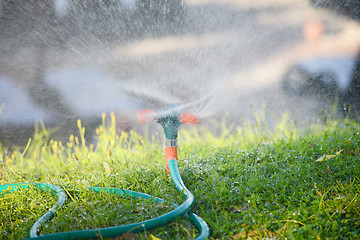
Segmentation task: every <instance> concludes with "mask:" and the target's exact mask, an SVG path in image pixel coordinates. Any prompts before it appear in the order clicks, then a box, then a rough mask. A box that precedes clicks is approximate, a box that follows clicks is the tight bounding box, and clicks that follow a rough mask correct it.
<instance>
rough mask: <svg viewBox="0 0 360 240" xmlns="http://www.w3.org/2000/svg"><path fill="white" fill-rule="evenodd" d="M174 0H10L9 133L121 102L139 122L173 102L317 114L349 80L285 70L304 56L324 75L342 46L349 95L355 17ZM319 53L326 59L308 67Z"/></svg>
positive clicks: (1, 125)
mask: <svg viewBox="0 0 360 240" xmlns="http://www.w3.org/2000/svg"><path fill="white" fill-rule="evenodd" d="M164 4H165V5H163V6H156V4H153V5H151V4H150V5H149V1H140V0H132V1H131V0H126V1H125V0H122V1H121V0H119V1H115V0H114V1H68V0H54V1H40V0H38V1H36V0H33V1H25V2H23V1H21V3H20V1H0V13H1V15H0V21H1V23H0V53H1V54H0V106H2V112H1V115H0V141H4V142H5V143H9V144H11V143H12V142H20V143H21V142H24V140H25V142H26V138H27V137H29V136H31V134H32V132H33V128H34V123H36V122H39V121H43V122H44V124H45V125H46V126H49V127H51V128H56V129H58V130H57V135H58V136H68V135H69V134H70V133H74V132H76V120H77V119H82V120H83V121H84V124H85V127H86V128H87V130H88V129H89V131H87V134H89V135H92V134H93V132H94V130H95V128H96V127H97V126H98V125H99V124H100V122H101V114H102V113H106V114H109V113H110V112H114V113H115V114H116V115H117V116H118V118H119V122H121V124H119V131H122V130H124V131H128V130H129V129H131V128H133V127H134V126H135V125H136V123H135V122H136V119H135V117H134V116H135V115H136V114H135V113H136V110H138V109H142V108H160V107H164V106H166V105H168V104H171V103H183V104H184V105H185V106H186V110H187V111H190V112H193V113H195V114H197V115H199V116H200V118H201V120H202V121H203V122H206V121H212V120H213V119H222V118H223V116H224V115H225V114H228V121H230V122H232V123H234V124H241V123H242V122H243V121H244V120H246V119H253V118H254V115H255V114H256V113H259V112H261V113H262V114H264V116H265V118H266V119H267V121H269V123H270V125H271V124H276V123H277V121H279V120H278V119H279V118H281V116H282V115H283V114H284V113H288V114H289V115H290V119H291V121H294V122H296V123H297V124H298V125H307V124H309V123H312V122H317V121H320V118H321V116H320V115H321V113H322V112H326V113H327V114H328V112H329V111H328V109H332V107H333V105H334V102H335V100H336V99H335V98H336V96H330V95H332V93H334V92H339V91H340V95H341V91H342V90H341V89H340V90H339V89H337V88H336V84H335V85H334V84H333V86H332V87H327V86H330V85H331V84H327V83H326V81H327V79H328V78H326V79H325V84H324V85H321V86H319V89H325V90H326V91H325V90H324V91H315V92H314V93H312V94H308V92H309V91H307V90H306V91H305V93H304V94H303V93H301V94H300V91H298V89H295V90H294V92H291V91H287V89H284V88H283V86H284V77H287V76H290V75H289V74H288V75H286V74H287V73H288V70H289V68H290V69H291V67H292V66H293V65H296V66H301V67H302V68H304V69H305V70H306V71H310V72H311V71H312V72H311V73H313V74H314V76H315V75H316V76H318V75H319V78H320V77H321V76H323V75H321V74H320V73H318V71H320V72H321V71H323V68H324V69H326V67H328V66H329V65H330V66H331V63H333V61H334V59H335V60H336V59H337V60H338V59H340V58H341V59H345V60H344V61H342V62H341V63H343V64H345V65H344V67H341V69H338V70H334V71H336V74H337V73H338V72H339V74H340V75H341V76H343V77H342V80H341V81H342V84H343V85H342V86H345V87H343V88H344V89H345V90H343V92H344V93H343V95H346V91H347V85H346V84H347V83H346V81H350V79H351V75H352V71H353V68H354V65H355V64H354V61H355V56H356V55H357V50H358V48H359V43H360V26H359V23H358V22H356V21H355V20H356V19H355V20H354V19H352V18H349V17H345V16H342V15H339V13H338V12H333V11H331V10H329V9H326V8H322V7H323V6H324V3H322V4H320V3H315V5H314V2H311V1H309V2H308V1H303V0H291V1H285V0H270V1H269V0H267V1H265V0H260V1H237V0H187V1H180V0H179V1H164ZM325 6H326V4H325ZM317 59H322V61H323V62H325V64H323V65H321V64H310V66H319V67H318V68H311V67H307V66H308V65H309V64H308V63H309V62H311V61H313V62H314V61H315V62H316V63H318V62H319V61H318V60H317ZM324 59H325V60H324ZM328 62H329V64H328ZM333 65H334V66H339V64H333ZM323 66H325V67H323ZM319 69H320V70H319ZM330 70H332V68H331V69H330ZM336 74H335V76H337V75H336ZM340 75H339V76H340ZM312 76H313V75H312ZM302 78H306V77H305V76H302ZM334 81H336V80H334ZM309 88H310V89H314V88H315V87H314V86H313V85H311V86H310V87H307V89H309ZM328 88H329V89H328ZM333 95H336V94H333ZM329 96H330V97H329ZM337 96H338V95H337ZM329 99H330V100H329Z"/></svg>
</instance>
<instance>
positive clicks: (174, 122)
mask: <svg viewBox="0 0 360 240" xmlns="http://www.w3.org/2000/svg"><path fill="white" fill-rule="evenodd" d="M137 115H138V121H139V122H140V123H145V122H153V121H157V122H158V123H160V125H161V126H162V127H163V128H164V132H165V137H166V138H167V139H177V132H178V128H179V126H180V124H198V123H199V122H200V121H199V118H198V117H197V116H196V115H194V114H191V113H186V112H184V111H183V109H182V107H181V105H179V104H171V105H169V106H168V107H165V108H161V109H155V110H152V109H145V110H140V111H138V112H137Z"/></svg>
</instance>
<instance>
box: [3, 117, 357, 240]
mask: <svg viewBox="0 0 360 240" xmlns="http://www.w3.org/2000/svg"><path fill="white" fill-rule="evenodd" d="M111 119H112V122H113V124H112V127H110V128H109V129H106V128H105V127H104V126H105V124H103V126H101V127H100V128H99V129H98V131H97V134H98V139H99V140H98V144H97V145H96V146H92V145H90V146H87V145H86V144H85V140H84V138H83V137H81V136H83V134H84V131H85V129H83V128H82V127H81V122H79V129H80V131H79V135H80V137H75V136H70V138H69V141H68V142H67V143H61V142H57V141H54V140H49V139H48V135H49V134H48V132H47V130H46V129H43V130H42V131H37V132H36V133H35V135H34V138H33V139H32V140H31V141H29V144H28V146H27V147H26V148H25V149H20V148H19V150H14V151H9V150H7V148H6V147H4V146H1V145H0V184H9V183H22V182H44V183H49V184H54V185H58V186H61V187H62V188H64V189H65V190H66V192H67V194H68V196H69V200H68V202H67V204H66V205H65V206H64V207H63V208H61V209H59V210H58V211H57V216H56V217H55V218H54V219H53V220H52V221H51V222H49V223H47V224H46V225H45V226H44V227H43V228H42V233H53V232H59V231H71V230H81V229H89V228H99V227H107V226H116V225H120V224H128V223H132V222H136V221H142V220H145V219H149V218H153V217H156V216H158V215H160V214H162V213H165V212H167V211H169V210H170V209H172V207H171V205H170V204H169V205H156V204H154V203H151V202H149V201H140V200H128V199H123V198H121V197H118V196H114V195H108V194H105V193H101V194H97V193H93V192H90V191H88V190H87V187H89V186H103V187H116V188H124V189H130V190H135V191H140V192H144V193H148V194H150V195H153V196H157V197H160V198H163V199H165V200H166V201H167V202H169V203H172V202H174V203H181V202H182V199H181V197H180V194H179V193H178V192H177V191H176V189H175V188H174V186H173V184H172V182H171V179H169V177H168V175H167V174H166V173H165V167H164V160H163V158H164V155H163V146H162V142H163V137H162V133H159V134H160V136H159V135H156V136H148V137H142V136H140V135H139V134H137V133H136V132H130V133H129V134H127V133H123V134H122V135H121V136H119V135H117V134H116V133H115V127H114V126H115V124H114V122H115V118H114V117H113V116H112V117H111ZM104 122H105V120H104ZM218 132H219V133H218V134H216V135H215V134H213V133H212V132H210V131H208V130H206V129H203V128H202V127H201V126H199V127H184V128H182V129H181V131H180V135H179V145H180V149H179V159H180V161H179V165H180V171H181V174H182V177H183V180H184V182H185V184H186V186H187V187H188V188H189V189H190V191H192V193H193V194H194V195H195V198H196V204H195V207H194V208H193V212H194V213H196V214H198V215H199V216H201V217H202V218H203V219H204V220H205V221H206V222H207V223H208V224H209V226H210V229H211V238H212V239H237V238H239V239H270V238H273V239H275V238H276V239H312V238H314V239H357V238H358V236H360V196H359V194H360V184H359V181H360V162H359V155H360V153H359V145H360V125H359V124H358V123H356V122H354V121H350V120H347V119H345V120H338V121H329V120H327V121H326V122H325V123H322V124H318V125H314V126H308V127H307V129H300V128H299V127H296V126H295V124H292V123H291V122H290V121H289V119H288V118H287V116H286V115H284V117H283V118H282V119H279V120H278V124H277V125H276V127H275V128H274V129H270V128H268V127H267V125H266V123H265V122H264V121H259V120H258V121H256V122H255V123H247V124H244V125H243V126H241V127H237V128H234V127H230V126H226V125H225V124H222V125H221V126H220V127H219V131H218ZM149 139H150V140H149ZM321 157H323V158H322V159H321ZM317 160H323V161H317ZM55 202H56V197H55V196H53V195H52V194H51V193H48V192H44V191H40V190H38V189H36V188H29V189H24V190H21V191H17V192H15V193H12V194H6V195H0V208H1V214H0V238H1V239H21V238H25V237H27V236H28V231H29V229H30V228H31V226H32V224H33V223H34V221H36V219H37V218H38V217H40V216H41V215H42V214H44V213H45V212H46V211H47V209H48V208H50V207H51V206H52V205H53V204H55ZM196 235H197V230H196V229H195V228H194V227H193V226H192V224H191V223H190V222H189V221H188V220H187V219H185V218H180V219H178V220H176V221H175V222H173V223H171V224H169V225H167V226H165V227H161V228H158V229H155V230H152V231H147V232H145V233H141V234H136V235H135V234H125V235H123V236H120V237H119V238H117V239H143V238H148V239H152V238H153V236H156V237H157V238H161V239H192V238H194V237H196Z"/></svg>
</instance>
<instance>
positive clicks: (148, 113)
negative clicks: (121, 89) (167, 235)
mask: <svg viewBox="0 0 360 240" xmlns="http://www.w3.org/2000/svg"><path fill="white" fill-rule="evenodd" d="M138 121H139V122H140V123H145V122H151V121H157V122H158V123H159V124H160V125H161V126H162V127H163V128H164V133H165V138H166V145H165V161H166V170H167V172H168V173H169V174H170V175H171V178H172V180H173V183H174V185H175V187H176V189H177V190H178V191H179V192H180V193H181V194H182V197H183V198H184V199H185V201H184V202H183V203H182V204H180V205H179V206H177V205H173V206H174V209H173V210H171V211H170V212H167V213H165V214H163V215H161V216H158V217H155V218H152V219H149V220H146V221H142V222H137V223H132V224H128V225H122V226H114V227H108V228H98V229H88V230H80V231H71V232H60V233H53V234H48V235H42V236H40V235H39V231H38V229H39V228H40V227H41V226H42V224H44V223H45V222H48V221H50V220H51V219H52V218H53V217H54V216H55V210H56V209H58V208H60V207H61V206H62V205H64V203H65V202H66V199H67V197H66V193H65V191H64V190H63V189H61V188H60V187H58V186H54V185H50V184H46V183H20V184H6V185H0V194H4V193H2V192H4V191H5V190H10V191H12V192H14V191H17V190H19V189H20V188H28V187H31V186H33V187H37V188H39V189H42V190H47V191H51V192H53V193H54V194H56V195H57V196H58V201H57V203H56V204H55V205H54V206H53V207H52V208H51V209H50V210H49V211H48V212H46V213H45V214H44V215H43V216H42V217H40V218H39V219H38V220H37V221H36V222H35V223H34V225H33V226H32V228H31V230H30V233H29V235H30V237H29V238H28V239H36V240H38V239H39V240H40V239H42V240H50V239H51V240H65V239H84V238H87V239H89V238H90V239H91V238H95V239H97V238H98V237H99V236H101V237H104V238H107V237H116V236H119V235H121V234H123V233H136V232H142V231H146V230H150V229H153V228H156V227H160V226H163V225H166V224H168V223H170V222H172V221H173V220H175V219H176V218H177V217H180V216H184V215H186V216H187V217H188V218H189V219H190V220H191V222H192V223H193V224H194V225H195V227H196V228H197V229H198V230H199V232H200V234H199V235H198V236H197V238H196V239H197V240H202V239H207V238H208V237H209V235H210V231H209V227H208V225H207V224H206V222H205V221H204V220H203V219H201V218H200V217H199V216H197V215H196V214H194V213H192V212H191V208H192V207H193V205H194V203H195V198H194V195H193V194H192V193H191V192H190V191H189V190H188V189H187V188H186V186H185V184H184V182H183V180H182V178H181V175H180V172H179V168H178V159H177V138H178V129H179V126H180V124H197V123H199V119H198V117H197V116H196V115H194V114H190V113H186V112H184V110H183V106H181V105H178V104H172V105H170V106H168V107H166V108H163V109H157V110H151V109H147V110H142V111H139V112H138ZM88 189H89V190H90V191H95V192H98V193H100V192H103V193H109V194H116V195H120V196H123V197H127V198H129V197H130V198H134V199H149V200H152V201H153V202H154V203H155V204H164V203H165V200H163V199H161V198H157V197H153V196H151V195H148V194H145V193H140V192H136V191H131V190H124V189H119V188H108V187H89V188H88Z"/></svg>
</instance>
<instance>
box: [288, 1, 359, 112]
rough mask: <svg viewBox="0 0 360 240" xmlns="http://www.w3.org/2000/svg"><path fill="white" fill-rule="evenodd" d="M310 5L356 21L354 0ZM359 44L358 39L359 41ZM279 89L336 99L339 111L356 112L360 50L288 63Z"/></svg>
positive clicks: (290, 92) (296, 93)
mask: <svg viewBox="0 0 360 240" xmlns="http://www.w3.org/2000/svg"><path fill="white" fill-rule="evenodd" d="M310 2H311V3H312V5H313V6H314V7H317V8H320V7H321V8H327V9H330V10H332V11H334V12H336V13H339V14H342V15H345V16H347V17H349V18H351V19H353V20H355V21H357V22H360V1H358V0H339V1H328V0H311V1H310ZM359 44H360V43H359ZM282 90H283V91H284V92H285V93H288V94H293V95H300V96H304V95H317V96H320V97H321V98H322V99H325V100H331V101H333V100H337V101H338V104H337V105H338V107H339V111H340V112H343V113H344V114H346V115H348V116H350V117H354V118H358V117H359V115H360V53H358V54H357V56H356V57H346V56H345V57H332V58H331V57H329V58H313V59H307V60H303V61H299V62H297V63H295V64H293V65H292V66H290V67H289V68H288V69H287V70H286V72H285V74H284V75H283V79H282Z"/></svg>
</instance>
